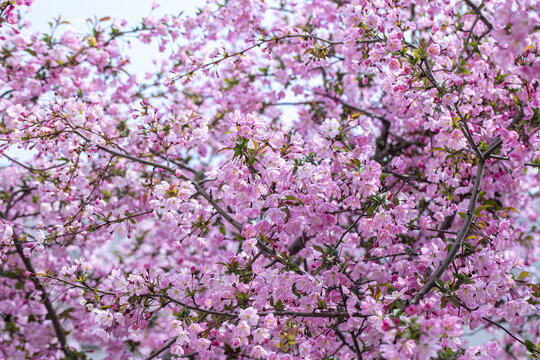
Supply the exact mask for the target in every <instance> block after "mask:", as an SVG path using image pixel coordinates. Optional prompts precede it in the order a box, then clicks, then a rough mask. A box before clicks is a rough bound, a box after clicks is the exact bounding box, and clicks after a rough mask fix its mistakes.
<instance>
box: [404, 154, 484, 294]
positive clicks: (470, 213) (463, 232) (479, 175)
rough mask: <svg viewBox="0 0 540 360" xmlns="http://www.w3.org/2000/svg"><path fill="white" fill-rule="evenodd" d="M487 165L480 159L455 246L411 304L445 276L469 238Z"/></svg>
mask: <svg viewBox="0 0 540 360" xmlns="http://www.w3.org/2000/svg"><path fill="white" fill-rule="evenodd" d="M485 165H486V160H485V159H481V160H480V159H479V161H478V168H477V171H476V179H475V181H474V186H473V189H472V192H471V200H470V202H469V208H468V209H467V214H466V215H465V219H464V220H463V224H462V225H461V229H459V231H458V234H457V236H456V241H455V242H454V245H453V246H452V248H451V249H450V251H449V252H448V254H447V255H446V257H445V258H444V260H443V262H442V263H441V264H440V265H439V267H438V268H437V270H435V272H434V273H433V274H432V275H431V276H430V278H429V279H428V281H427V282H426V283H425V284H424V286H422V288H421V289H420V291H418V293H416V295H415V296H414V297H413V298H412V300H411V302H412V303H413V304H418V302H419V301H420V300H421V299H422V298H423V297H424V296H425V295H426V294H427V293H428V292H429V291H430V290H431V289H432V288H433V286H434V285H435V280H437V279H439V278H440V277H441V276H442V275H443V274H444V272H445V271H446V269H447V268H448V266H450V264H451V263H452V261H454V258H455V257H456V255H457V253H458V252H459V250H460V249H461V245H462V244H463V240H464V239H465V236H467V232H468V231H469V227H470V226H471V223H472V220H473V217H474V211H475V210H476V202H477V200H478V193H479V192H480V185H481V184H482V179H483V177H484V168H485Z"/></svg>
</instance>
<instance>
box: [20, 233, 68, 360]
mask: <svg viewBox="0 0 540 360" xmlns="http://www.w3.org/2000/svg"><path fill="white" fill-rule="evenodd" d="M14 242H15V248H16V249H17V253H18V254H19V256H20V257H21V259H22V261H23V264H24V267H25V268H26V270H28V271H29V272H30V280H31V281H32V282H33V283H34V286H35V287H36V290H38V291H39V292H41V301H42V302H43V305H45V309H46V310H47V315H48V317H49V319H50V320H51V322H52V324H53V328H54V332H55V333H56V337H57V338H58V342H59V343H60V347H61V348H62V351H63V352H64V354H65V355H66V358H68V359H73V360H75V359H77V356H76V355H75V354H74V353H73V352H72V351H71V349H70V348H69V345H68V343H67V339H66V333H65V331H64V328H63V327H62V324H60V320H59V319H58V315H57V314H56V311H55V310H54V308H53V306H52V303H51V300H50V299H49V296H48V295H47V291H46V290H45V288H44V287H43V284H42V283H41V281H39V279H38V278H37V276H36V270H35V269H34V266H33V265H32V262H31V261H30V259H29V258H27V257H26V256H24V252H23V246H22V244H21V243H20V242H19V240H17V239H14Z"/></svg>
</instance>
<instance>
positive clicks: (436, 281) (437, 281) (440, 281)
mask: <svg viewBox="0 0 540 360" xmlns="http://www.w3.org/2000/svg"><path fill="white" fill-rule="evenodd" d="M435 284H436V285H437V286H438V287H440V288H441V289H444V288H445V284H444V281H442V280H441V279H439V278H437V279H435Z"/></svg>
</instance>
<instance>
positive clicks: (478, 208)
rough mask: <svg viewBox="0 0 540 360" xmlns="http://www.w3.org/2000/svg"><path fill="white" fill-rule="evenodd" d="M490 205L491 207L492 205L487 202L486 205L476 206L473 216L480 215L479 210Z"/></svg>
mask: <svg viewBox="0 0 540 360" xmlns="http://www.w3.org/2000/svg"><path fill="white" fill-rule="evenodd" d="M490 207H493V205H489V204H487V205H482V206H479V207H477V208H476V210H475V211H474V216H478V215H480V212H481V211H482V210H484V209H487V208H490Z"/></svg>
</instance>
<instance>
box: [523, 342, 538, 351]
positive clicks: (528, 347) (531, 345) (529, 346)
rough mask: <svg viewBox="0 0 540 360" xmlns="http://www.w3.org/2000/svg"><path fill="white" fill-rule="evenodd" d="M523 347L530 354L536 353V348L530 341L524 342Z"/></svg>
mask: <svg viewBox="0 0 540 360" xmlns="http://www.w3.org/2000/svg"><path fill="white" fill-rule="evenodd" d="M525 347H526V348H527V350H529V351H530V352H531V353H534V352H536V346H535V345H534V343H533V342H532V341H531V340H525Z"/></svg>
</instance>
